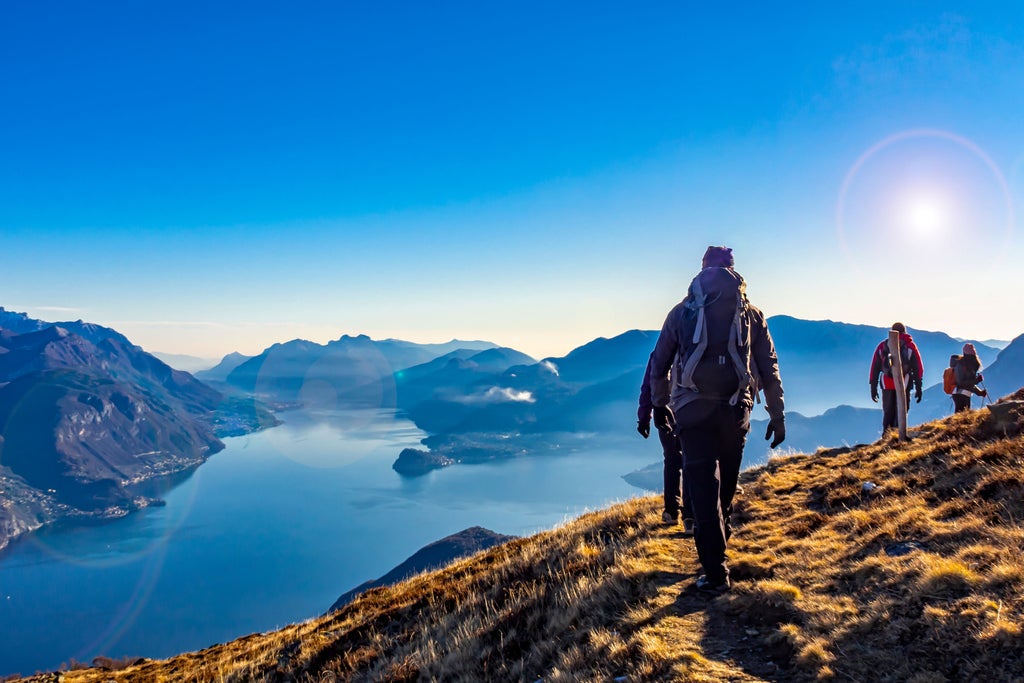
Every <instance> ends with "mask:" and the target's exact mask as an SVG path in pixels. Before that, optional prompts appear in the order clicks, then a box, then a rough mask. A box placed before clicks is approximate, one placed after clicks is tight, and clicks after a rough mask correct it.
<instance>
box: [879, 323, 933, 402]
mask: <svg viewBox="0 0 1024 683" xmlns="http://www.w3.org/2000/svg"><path fill="white" fill-rule="evenodd" d="M900 350H901V351H902V353H901V355H902V356H903V375H904V377H905V378H906V379H905V381H906V382H907V385H908V386H909V385H910V383H911V382H913V383H914V386H915V387H917V388H920V387H921V378H922V377H923V376H924V364H923V363H922V362H921V352H920V351H918V350H917V344H915V343H914V338H913V337H911V336H910V335H909V334H901V335H900ZM888 357H889V340H888V339H883V340H882V342H881V343H880V344H879V345H878V346H877V347H875V353H874V355H873V356H871V375H870V378H869V380H868V381H870V382H871V384H872V385H874V384H878V375H879V374H881V375H882V388H883V389H889V390H893V389H895V388H896V383H895V382H893V379H892V374H890V373H888V372H886V370H887V367H886V366H887V365H888V364H887V363H886V359H887V358H888Z"/></svg>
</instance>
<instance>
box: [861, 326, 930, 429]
mask: <svg viewBox="0 0 1024 683" xmlns="http://www.w3.org/2000/svg"><path fill="white" fill-rule="evenodd" d="M892 329H893V330H896V331H897V332H899V335H900V362H901V364H902V366H903V383H904V387H903V389H904V391H906V392H907V410H910V387H911V386H913V387H914V391H915V394H914V398H915V399H917V402H918V403H920V402H921V395H922V394H921V382H922V378H923V377H924V363H922V362H921V352H920V351H918V350H917V344H915V343H914V338H913V337H911V336H910V335H909V334H907V328H906V326H905V325H904V324H903V323H893V324H892ZM879 376H881V378H882V433H883V434H884V433H885V432H886V431H887V430H889V429H896V425H897V421H896V382H895V380H893V377H892V357H891V354H890V351H889V340H888V339H883V340H882V342H881V343H880V344H879V345H878V346H877V347H876V348H875V353H874V354H873V355H872V356H871V371H870V373H869V382H870V383H871V400H872V401H874V402H875V403H878V378H879Z"/></svg>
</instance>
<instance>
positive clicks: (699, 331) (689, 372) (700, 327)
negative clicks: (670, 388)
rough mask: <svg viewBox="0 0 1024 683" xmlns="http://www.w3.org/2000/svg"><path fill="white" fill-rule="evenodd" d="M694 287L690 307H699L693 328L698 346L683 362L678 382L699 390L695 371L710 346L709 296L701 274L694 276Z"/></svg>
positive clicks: (694, 339)
mask: <svg viewBox="0 0 1024 683" xmlns="http://www.w3.org/2000/svg"><path fill="white" fill-rule="evenodd" d="M692 287H693V298H692V299H691V301H690V304H689V308H691V309H693V308H696V309H697V325H696V326H695V327H694V328H693V339H692V343H693V344H696V345H697V346H696V348H694V349H693V351H691V352H690V355H689V357H688V358H687V359H686V363H684V364H683V368H682V372H680V373H679V380H678V382H679V384H680V386H682V387H684V388H686V389H689V390H691V391H698V389H697V385H696V384H694V383H693V371H694V370H695V369H696V367H697V363H699V362H700V359H701V358H703V357H704V351H705V349H707V348H708V323H707V320H706V319H705V317H704V306H705V304H706V303H707V298H706V297H705V296H704V288H703V287H702V286H701V284H700V277H699V276H698V277H696V278H694V280H693V285H692Z"/></svg>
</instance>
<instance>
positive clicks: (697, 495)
mask: <svg viewBox="0 0 1024 683" xmlns="http://www.w3.org/2000/svg"><path fill="white" fill-rule="evenodd" d="M679 413H680V414H679V415H677V416H676V421H677V422H676V424H677V428H676V433H677V434H678V435H679V442H680V445H681V446H682V449H683V481H684V482H685V483H686V495H687V497H688V498H689V499H690V505H691V506H692V508H693V519H694V531H693V536H694V542H695V544H696V546H697V557H698V558H699V559H700V563H701V566H702V567H703V568H704V574H705V575H707V577H708V580H709V581H710V582H711V583H721V582H722V581H724V580H725V579H726V578H727V577H728V576H729V567H728V565H727V564H726V561H725V548H726V544H727V543H728V541H729V536H730V535H731V533H732V528H731V525H730V521H729V518H730V516H731V515H732V501H733V497H734V496H735V495H736V483H737V480H738V479H739V474H740V462H741V461H742V460H743V446H744V444H746V441H747V432H749V431H750V409H748V408H745V407H743V406H730V405H728V404H726V403H718V402H713V401H694V402H693V403H690V404H688V405H686V406H684V407H683V408H681V409H680V411H679Z"/></svg>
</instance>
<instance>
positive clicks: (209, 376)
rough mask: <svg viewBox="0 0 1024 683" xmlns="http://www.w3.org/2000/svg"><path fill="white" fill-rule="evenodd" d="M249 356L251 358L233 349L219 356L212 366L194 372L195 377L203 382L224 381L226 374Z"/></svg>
mask: <svg viewBox="0 0 1024 683" xmlns="http://www.w3.org/2000/svg"><path fill="white" fill-rule="evenodd" d="M250 358H252V356H246V355H243V354H241V353H238V352H234V351H233V352H231V353H229V354H228V355H226V356H224V357H223V358H221V359H220V362H219V363H217V364H216V365H214V366H213V367H211V368H209V369H207V370H200V371H199V372H197V373H195V377H196V379H199V380H202V381H204V382H224V381H226V380H227V378H228V375H229V374H231V371H232V370H234V369H235V368H237V367H238V366H239V365H241V364H242V363H244V362H245V361H247V360H249V359H250Z"/></svg>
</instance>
